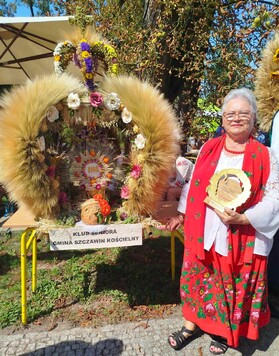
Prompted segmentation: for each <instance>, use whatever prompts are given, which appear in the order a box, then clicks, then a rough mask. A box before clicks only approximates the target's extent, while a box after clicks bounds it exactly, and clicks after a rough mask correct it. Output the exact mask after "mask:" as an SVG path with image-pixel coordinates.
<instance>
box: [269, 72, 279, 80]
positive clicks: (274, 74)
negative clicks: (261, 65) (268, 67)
mask: <svg viewBox="0 0 279 356" xmlns="http://www.w3.org/2000/svg"><path fill="white" fill-rule="evenodd" d="M270 76H271V78H273V79H279V70H275V71H273V72H271V73H270Z"/></svg>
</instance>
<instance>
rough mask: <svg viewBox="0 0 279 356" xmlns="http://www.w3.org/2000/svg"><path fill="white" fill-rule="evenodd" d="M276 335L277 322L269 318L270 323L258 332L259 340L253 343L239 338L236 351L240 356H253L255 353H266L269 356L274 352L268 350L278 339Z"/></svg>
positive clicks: (278, 332)
mask: <svg viewBox="0 0 279 356" xmlns="http://www.w3.org/2000/svg"><path fill="white" fill-rule="evenodd" d="M278 335H279V320H278V319H275V318H271V320H270V323H269V324H268V325H267V326H265V327H263V328H262V329H261V330H260V338H259V340H257V341H253V340H248V339H246V338H241V340H240V346H239V347H238V348H237V351H239V352H241V353H242V355H245V356H251V355H254V354H255V352H256V351H261V352H268V355H271V354H273V353H274V352H272V351H268V350H269V348H270V346H271V345H272V344H273V343H274V342H275V340H276V338H278ZM277 342H278V341H277ZM273 350H274V349H273Z"/></svg>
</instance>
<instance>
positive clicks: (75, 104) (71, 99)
mask: <svg viewBox="0 0 279 356" xmlns="http://www.w3.org/2000/svg"><path fill="white" fill-rule="evenodd" d="M67 104H68V107H69V108H70V109H73V110H77V109H78V108H79V107H80V98H79V95H78V94H76V93H70V94H69V95H68V99H67Z"/></svg>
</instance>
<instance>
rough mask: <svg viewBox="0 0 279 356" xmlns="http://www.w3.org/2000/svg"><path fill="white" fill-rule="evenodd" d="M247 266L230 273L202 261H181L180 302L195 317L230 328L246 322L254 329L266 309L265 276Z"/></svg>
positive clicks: (233, 328)
mask: <svg viewBox="0 0 279 356" xmlns="http://www.w3.org/2000/svg"><path fill="white" fill-rule="evenodd" d="M188 252H189V251H188ZM190 254H191V253H190ZM187 256H189V253H188V255H187ZM187 259H188V258H187ZM190 260H191V258H190ZM249 268H251V267H249V265H248V264H246V265H245V267H244V272H240V273H238V274H236V275H235V276H232V275H231V274H230V273H226V272H222V271H221V272H220V271H217V270H216V269H214V270H213V269H212V266H206V265H204V264H203V263H199V262H198V263H197V262H191V261H189V260H187V261H185V262H184V263H183V266H182V275H181V291H180V295H181V299H182V304H183V305H185V304H186V305H187V307H188V308H189V309H190V310H191V311H192V312H193V313H195V314H196V317H197V318H198V319H205V320H207V319H208V320H212V321H215V322H216V321H217V322H218V321H219V322H221V323H222V324H224V325H225V326H226V327H230V328H231V329H232V330H237V328H238V327H239V326H240V325H241V324H242V323H247V322H248V323H251V324H252V325H253V327H255V328H258V325H259V320H260V317H261V314H264V313H267V310H268V305H267V290H266V283H267V279H266V273H262V272H261V273H257V272H255V271H250V272H247V271H248V270H249ZM245 269H247V271H245Z"/></svg>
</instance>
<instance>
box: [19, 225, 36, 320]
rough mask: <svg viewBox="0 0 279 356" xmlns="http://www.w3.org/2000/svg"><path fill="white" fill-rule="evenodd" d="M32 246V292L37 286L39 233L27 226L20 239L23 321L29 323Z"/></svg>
mask: <svg viewBox="0 0 279 356" xmlns="http://www.w3.org/2000/svg"><path fill="white" fill-rule="evenodd" d="M31 246H32V292H35V290H36V288H37V234H36V229H34V228H27V229H26V230H25V231H23V233H22V234H21V239H20V254H21V257H20V267H21V322H22V324H24V325H25V324H26V323H27V252H28V250H29V248H30V247H31Z"/></svg>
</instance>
